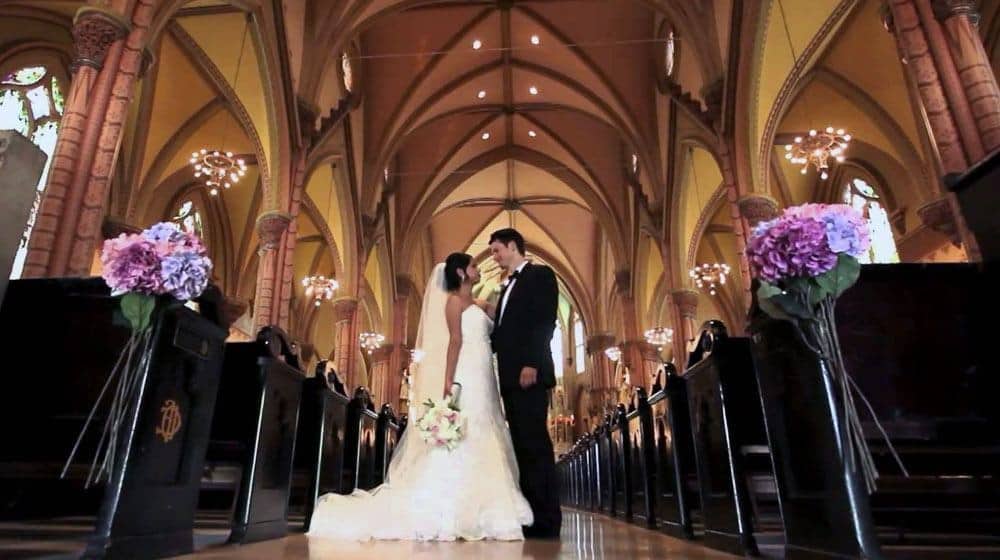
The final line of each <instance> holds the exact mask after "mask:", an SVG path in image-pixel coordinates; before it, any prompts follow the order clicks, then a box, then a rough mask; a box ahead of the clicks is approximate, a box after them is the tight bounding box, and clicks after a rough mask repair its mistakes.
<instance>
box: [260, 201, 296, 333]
mask: <svg viewBox="0 0 1000 560" xmlns="http://www.w3.org/2000/svg"><path fill="white" fill-rule="evenodd" d="M291 222H292V218H291V216H289V215H288V214H285V213H283V212H265V213H263V214H261V215H260V216H259V217H258V218H257V235H258V236H259V237H260V249H259V251H258V254H259V256H260V259H259V261H258V264H257V288H256V295H255V296H254V309H253V324H254V330H255V331H258V330H260V329H261V328H262V327H265V326H268V325H278V326H280V315H279V312H280V307H281V306H280V294H281V283H282V281H283V276H284V274H283V273H284V267H283V266H282V262H281V258H280V257H281V254H282V253H283V250H279V249H283V248H284V244H283V240H284V234H285V231H286V230H287V228H288V225H289V224H290V223H291Z"/></svg>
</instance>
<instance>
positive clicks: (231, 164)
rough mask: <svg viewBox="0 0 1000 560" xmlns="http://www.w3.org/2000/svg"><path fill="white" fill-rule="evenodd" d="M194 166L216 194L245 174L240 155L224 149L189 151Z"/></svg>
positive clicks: (243, 42)
mask: <svg viewBox="0 0 1000 560" xmlns="http://www.w3.org/2000/svg"><path fill="white" fill-rule="evenodd" d="M249 27H250V20H249V19H247V20H245V21H244V23H243V38H242V39H241V40H240V53H239V56H237V58H236V70H235V71H234V72H233V82H232V88H233V91H234V92H236V91H237V88H238V87H239V79H240V66H242V63H243V50H244V48H245V47H246V40H247V30H248V29H249ZM226 131H227V127H226V126H225V125H223V126H222V142H220V146H221V147H223V148H224V147H225V145H226ZM188 161H189V162H190V163H191V166H192V167H193V168H194V176H195V178H196V179H201V180H202V181H203V182H204V183H205V187H206V188H208V194H210V195H212V196H217V195H218V194H219V191H220V190H223V189H229V188H230V187H232V186H233V185H235V184H236V183H239V182H240V179H241V178H242V177H243V176H244V175H246V172H247V165H246V162H245V161H244V160H243V158H241V157H237V156H236V155H234V154H233V152H231V151H229V150H225V149H219V150H216V149H211V148H202V149H200V150H198V151H196V152H191V159H189V160H188Z"/></svg>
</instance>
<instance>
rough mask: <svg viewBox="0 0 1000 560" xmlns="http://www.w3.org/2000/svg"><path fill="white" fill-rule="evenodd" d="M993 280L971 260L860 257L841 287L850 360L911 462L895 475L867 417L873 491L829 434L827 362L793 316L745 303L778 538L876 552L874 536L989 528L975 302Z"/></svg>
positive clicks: (809, 546)
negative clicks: (794, 325)
mask: <svg viewBox="0 0 1000 560" xmlns="http://www.w3.org/2000/svg"><path fill="white" fill-rule="evenodd" d="M996 285H997V279H996V278H995V277H990V276H989V275H988V274H987V273H984V272H981V271H980V269H979V267H978V266H976V265H961V264H935V265H917V264H913V265H909V264H907V265H866V266H864V267H862V273H861V278H860V280H859V281H858V283H857V285H855V286H854V287H853V288H851V289H850V290H848V291H847V292H846V293H845V294H844V295H843V296H842V297H841V298H840V300H839V302H838V305H837V311H836V317H837V321H838V325H837V327H838V328H837V332H838V335H839V337H840V341H841V346H842V350H843V353H844V360H845V362H846V366H847V369H848V372H849V373H850V374H851V375H852V377H853V378H854V379H855V380H856V381H857V383H858V384H859V385H860V386H861V388H862V390H863V391H864V393H865V395H866V396H867V398H868V400H869V401H870V402H871V404H872V406H873V407H874V409H875V411H876V414H877V415H878V416H879V418H880V420H881V422H882V424H883V426H884V427H885V428H886V430H887V432H888V434H889V436H890V438H891V439H892V441H893V443H894V445H895V446H896V448H897V449H898V450H899V451H900V453H901V455H902V459H903V462H904V465H906V466H907V467H908V468H909V469H910V471H911V473H910V474H911V475H913V476H911V477H903V476H901V473H900V471H899V469H898V468H897V467H896V466H895V465H894V464H893V463H892V462H891V461H890V460H889V456H888V454H887V449H886V447H885V446H884V445H883V444H881V442H880V439H879V437H878V434H877V431H876V430H875V429H874V427H873V426H871V425H870V424H869V425H867V426H866V432H867V435H868V439H869V442H870V444H871V445H872V446H873V451H874V452H875V454H876V461H877V463H878V464H879V466H880V470H881V474H882V477H881V478H880V479H879V480H878V486H877V490H876V492H875V494H874V495H873V496H871V499H869V498H868V496H867V494H866V492H865V490H864V488H863V487H862V482H861V480H860V479H859V477H858V475H857V474H856V473H852V472H850V471H849V470H848V469H844V468H843V459H842V455H841V453H840V450H839V448H838V446H837V438H836V437H835V434H836V431H835V430H837V429H839V428H838V427H837V425H836V424H835V420H836V421H839V422H842V421H843V419H842V413H841V412H840V411H841V408H840V405H839V402H838V401H837V400H836V398H835V395H834V394H833V393H832V391H831V388H830V387H829V386H828V384H827V383H826V382H825V381H824V379H825V372H826V364H825V362H822V361H820V360H819V359H818V357H817V356H816V355H815V354H812V353H811V352H809V351H808V350H807V349H805V348H803V346H802V344H801V343H800V342H799V339H798V338H797V336H796V335H795V333H794V332H793V331H792V329H791V327H790V325H788V324H787V323H782V322H775V321H772V320H770V319H768V318H766V317H765V316H763V315H762V314H760V313H759V312H758V313H755V315H754V321H753V324H752V332H753V333H754V336H753V340H754V359H755V361H756V362H757V365H758V375H759V376H760V387H761V392H762V399H763V402H764V404H765V410H766V411H767V428H768V434H769V438H770V440H771V447H772V450H773V456H774V465H775V472H776V475H777V480H778V496H779V499H780V501H781V508H782V511H783V513H784V525H785V533H786V536H787V545H786V546H787V549H788V550H801V551H805V552H813V551H819V552H822V553H826V554H844V555H852V556H854V555H860V554H862V553H863V554H868V555H869V556H870V557H873V558H877V557H879V554H880V552H879V546H880V544H881V545H887V544H896V543H913V542H923V543H929V542H936V544H944V545H962V544H970V545H971V544H977V543H982V542H990V541H991V540H992V539H991V537H993V536H995V535H997V534H1000V487H998V481H997V479H996V473H997V472H1000V421H998V412H997V411H998V407H997V406H996V404H995V402H994V401H995V395H996V394H997V391H998V388H1000V387H998V381H997V380H998V373H1000V372H998V371H997V370H996V367H995V366H991V361H990V359H991V358H990V357H989V356H990V354H996V342H995V335H994V333H995V332H996V330H995V328H992V326H993V325H994V323H995V320H996V318H995V317H994V316H992V315H991V314H990V313H989V311H988V310H989V307H990V306H989V305H987V304H986V302H988V301H989V299H990V298H995V297H996V295H995V290H996ZM856 404H857V406H858V407H861V409H862V410H863V405H862V403H861V402H859V401H857V400H856ZM831 411H832V412H831ZM834 414H836V415H837V416H834ZM838 417H841V418H839V420H838ZM863 418H866V415H864V414H863ZM931 533H933V534H934V535H937V537H935V540H933V541H932V540H931ZM948 533H951V534H952V535H951V536H948ZM992 542H995V541H992ZM962 556H963V554H957V555H956V556H955V557H962Z"/></svg>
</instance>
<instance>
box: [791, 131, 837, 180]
mask: <svg viewBox="0 0 1000 560" xmlns="http://www.w3.org/2000/svg"><path fill="white" fill-rule="evenodd" d="M850 141H851V135H850V134H847V133H846V132H845V131H844V129H843V128H840V129H837V130H834V128H833V127H832V126H828V127H826V130H821V131H816V130H810V131H809V135H808V136H796V137H795V143H793V144H786V145H785V159H787V160H788V161H790V162H792V163H794V164H796V165H801V166H802V174H803V175H805V174H806V172H807V171H808V170H809V166H810V165H812V166H813V167H815V168H816V171H818V172H819V176H820V178H821V179H826V178H827V177H829V176H830V174H829V169H830V159H831V158H832V159H835V160H836V161H837V162H843V161H844V150H846V149H847V145H848V144H849V143H850Z"/></svg>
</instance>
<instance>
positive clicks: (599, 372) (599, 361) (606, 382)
mask: <svg viewBox="0 0 1000 560" xmlns="http://www.w3.org/2000/svg"><path fill="white" fill-rule="evenodd" d="M614 345H615V339H614V337H613V336H611V335H609V334H600V335H593V336H591V337H590V338H588V339H587V353H588V354H590V357H591V361H592V363H593V368H594V369H593V373H592V380H591V384H590V399H591V403H593V404H596V405H597V407H598V408H600V409H601V410H607V407H608V405H610V404H612V403H613V402H614V400H613V399H614V393H615V391H616V389H617V383H616V382H615V380H614V375H615V364H614V362H612V361H611V359H610V358H608V356H607V354H605V353H604V351H605V350H607V349H608V348H610V347H612V346H614ZM581 414H583V411H581Z"/></svg>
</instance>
